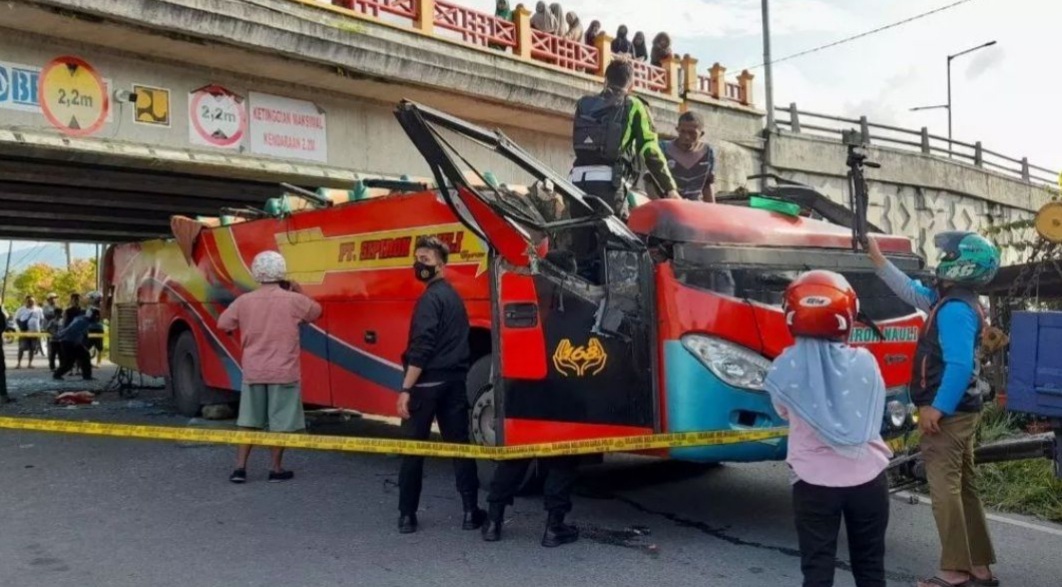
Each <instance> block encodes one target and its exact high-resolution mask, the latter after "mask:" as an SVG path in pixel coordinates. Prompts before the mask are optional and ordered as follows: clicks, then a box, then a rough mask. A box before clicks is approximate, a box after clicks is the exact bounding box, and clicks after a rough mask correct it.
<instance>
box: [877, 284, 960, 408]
mask: <svg viewBox="0 0 1062 587" xmlns="http://www.w3.org/2000/svg"><path fill="white" fill-rule="evenodd" d="M878 277H880V278H881V279H882V281H884V282H885V284H886V285H888V286H889V289H891V290H892V291H893V292H894V293H895V294H896V295H897V296H899V297H900V298H901V299H903V301H905V302H907V303H908V304H911V305H912V306H914V307H915V308H918V309H919V310H922V311H923V312H930V311H932V309H933V306H935V305H936V304H937V302H938V301H940V294H939V293H937V291H936V290H935V289H933V288H931V287H927V286H926V285H924V284H923V283H922V282H920V281H918V280H915V279H911V278H909V277H907V276H906V275H904V274H903V272H902V271H900V270H899V269H897V268H896V266H895V265H893V264H892V263H889V264H888V265H886V266H885V267H884V268H882V269H880V270H878ZM936 319H937V332H939V337H940V348H941V351H942V353H943V355H944V374H943V375H942V376H941V381H940V387H938V388H937V394H936V397H935V398H934V399H933V407H934V408H936V409H938V410H940V411H941V412H943V413H945V414H947V415H951V414H954V413H955V411H956V409H957V408H958V407H959V403H960V402H961V401H962V399H963V396H964V395H965V394H966V390H967V389H968V388H969V387H970V380H971V379H972V378H973V373H974V361H975V360H976V357H975V354H976V349H977V333H978V331H979V330H980V328H981V317H980V316H978V315H977V312H976V311H975V310H974V309H973V308H971V307H970V306H969V305H968V304H965V303H963V302H961V301H957V300H953V301H946V302H945V304H944V305H943V306H942V307H941V308H940V309H939V310H937V318H936Z"/></svg>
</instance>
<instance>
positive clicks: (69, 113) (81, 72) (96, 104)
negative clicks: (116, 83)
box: [37, 56, 111, 137]
mask: <svg viewBox="0 0 1062 587" xmlns="http://www.w3.org/2000/svg"><path fill="white" fill-rule="evenodd" d="M37 83H38V86H37V91H38V95H39V96H40V101H41V111H42V112H44V117H45V118H47V119H48V122H50V123H51V124H52V126H54V127H55V128H58V129H59V130H60V131H61V132H62V133H64V134H68V135H71V136H78V137H80V136H86V135H90V134H92V133H94V132H96V131H98V130H99V129H100V127H102V126H103V123H104V122H105V121H106V120H107V113H108V111H109V110H110V107H111V102H110V99H109V98H108V96H107V85H106V84H105V83H104V82H103V78H101V77H100V75H99V74H98V73H97V72H96V70H95V69H94V68H93V67H92V66H91V65H89V64H88V62H86V61H85V60H84V59H80V58H78V57H70V56H64V57H56V58H55V59H53V60H51V61H50V62H49V63H48V65H45V66H44V69H42V70H41V73H40V79H39V81H38V82H37Z"/></svg>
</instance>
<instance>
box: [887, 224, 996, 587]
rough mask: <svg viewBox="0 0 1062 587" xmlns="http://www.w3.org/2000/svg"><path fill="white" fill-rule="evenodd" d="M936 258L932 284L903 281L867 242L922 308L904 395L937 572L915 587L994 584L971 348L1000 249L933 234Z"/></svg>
mask: <svg viewBox="0 0 1062 587" xmlns="http://www.w3.org/2000/svg"><path fill="white" fill-rule="evenodd" d="M933 242H934V244H935V245H936V247H937V250H938V251H939V252H940V260H939V262H938V264H937V268H936V276H937V284H936V287H935V288H931V287H926V286H925V285H923V284H922V283H921V282H919V281H916V280H913V279H910V278H909V277H907V276H906V275H904V274H903V273H902V272H901V271H900V270H899V269H897V268H896V266H895V265H893V264H892V263H891V262H890V261H889V260H888V259H886V258H885V256H884V255H883V254H882V253H881V249H880V248H879V247H878V245H877V243H876V242H875V241H874V240H873V239H870V241H869V246H868V252H869V253H870V258H871V260H872V261H873V262H874V265H875V267H876V268H877V273H878V276H879V277H880V278H881V279H882V281H884V282H885V283H886V284H887V285H888V286H889V288H890V289H892V291H893V292H895V293H896V295H897V296H899V297H901V298H903V300H904V301H906V302H907V303H909V304H911V305H912V306H914V307H916V308H918V309H919V310H922V311H924V312H928V313H929V318H928V319H927V320H926V323H925V326H924V327H923V328H922V333H921V336H920V337H919V340H918V347H917V350H916V351H915V364H914V374H913V377H912V378H911V397H912V399H913V401H914V403H915V405H917V406H918V416H919V418H918V427H919V428H920V429H921V431H922V446H921V450H922V456H923V460H924V461H925V465H926V477H927V478H928V480H929V494H930V497H931V499H932V501H933V516H934V518H935V519H936V523H937V533H938V534H939V535H940V542H941V555H940V572H939V573H937V575H936V576H934V577H932V578H930V579H926V580H923V581H919V583H918V585H919V586H920V587H949V586H951V585H987V586H992V585H999V581H998V580H997V579H996V578H995V577H994V576H993V574H992V571H991V569H990V568H989V565H992V564H995V562H996V555H995V551H994V550H993V548H992V539H991V538H990V537H989V535H988V524H987V523H986V521H985V513H984V508H983V507H982V505H981V499H980V497H978V495H977V489H976V487H975V479H974V453H973V449H974V435H975V433H976V431H977V421H978V419H979V418H980V413H981V408H982V397H981V391H980V390H981V386H980V385H978V381H977V369H976V364H977V351H978V347H979V346H980V339H981V337H980V335H981V332H982V330H983V328H984V309H983V308H982V307H981V303H980V301H979V300H978V296H977V292H976V289H977V288H978V287H979V286H983V285H985V284H987V283H988V282H990V281H992V278H993V277H995V275H996V272H997V271H998V270H999V251H998V250H996V247H995V246H994V245H992V243H991V242H989V241H988V240H987V239H985V238H984V237H982V236H980V235H978V234H976V233H972V232H943V233H940V234H938V235H937V236H936V238H934V239H933Z"/></svg>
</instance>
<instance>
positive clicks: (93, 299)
mask: <svg viewBox="0 0 1062 587" xmlns="http://www.w3.org/2000/svg"><path fill="white" fill-rule="evenodd" d="M85 297H86V298H88V301H89V303H90V304H98V303H100V301H101V300H103V294H101V293H100V292H98V291H90V292H88V293H87V294H85Z"/></svg>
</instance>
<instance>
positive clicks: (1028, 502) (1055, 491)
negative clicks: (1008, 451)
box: [977, 406, 1062, 522]
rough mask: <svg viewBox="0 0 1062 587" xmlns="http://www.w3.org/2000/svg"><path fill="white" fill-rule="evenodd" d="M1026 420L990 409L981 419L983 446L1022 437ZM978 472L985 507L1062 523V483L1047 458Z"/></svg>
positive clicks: (992, 466)
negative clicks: (987, 443)
mask: <svg viewBox="0 0 1062 587" xmlns="http://www.w3.org/2000/svg"><path fill="white" fill-rule="evenodd" d="M1023 423H1024V419H1023V418H1022V417H1020V416H1017V415H1015V414H1011V413H1009V412H1007V411H1005V410H1003V409H1001V408H999V407H996V406H990V407H989V408H987V409H986V410H985V412H984V414H983V416H982V418H981V423H980V426H979V429H978V440H979V443H986V442H993V441H996V440H1002V439H1005V438H1012V437H1015V436H1020V435H1021V429H1022V424H1023ZM977 470H978V490H979V491H980V494H981V499H982V500H983V501H984V503H985V505H987V506H989V507H992V508H996V509H1000V510H1004V511H1011V512H1017V513H1020V514H1027V515H1032V516H1037V517H1040V518H1044V519H1047V520H1051V521H1053V522H1062V481H1060V480H1059V479H1056V478H1055V473H1054V470H1053V464H1052V463H1051V462H1050V461H1048V460H1047V459H1036V460H1026V461H1012V462H1009V463H989V464H985V465H981V466H979V467H978V468H977Z"/></svg>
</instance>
